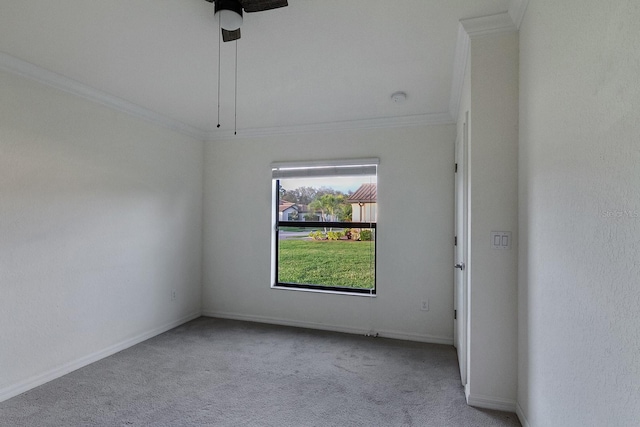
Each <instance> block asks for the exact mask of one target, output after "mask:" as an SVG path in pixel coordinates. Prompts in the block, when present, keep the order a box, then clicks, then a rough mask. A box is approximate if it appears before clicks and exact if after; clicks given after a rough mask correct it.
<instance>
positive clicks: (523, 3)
mask: <svg viewBox="0 0 640 427" xmlns="http://www.w3.org/2000/svg"><path fill="white" fill-rule="evenodd" d="M528 5H529V0H511V1H510V2H509V15H510V16H511V19H513V23H514V24H515V25H516V28H518V29H520V25H522V20H523V19H524V14H525V12H526V11H527V6H528Z"/></svg>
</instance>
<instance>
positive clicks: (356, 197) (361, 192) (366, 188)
mask: <svg viewBox="0 0 640 427" xmlns="http://www.w3.org/2000/svg"><path fill="white" fill-rule="evenodd" d="M377 187H378V185H377V184H362V185H361V186H360V188H358V189H357V190H356V192H355V193H353V194H352V195H351V196H349V198H348V199H347V200H348V201H349V202H351V203H357V202H366V203H373V202H376V200H377V198H378V188H377Z"/></svg>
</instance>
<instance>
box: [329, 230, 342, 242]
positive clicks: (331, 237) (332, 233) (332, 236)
mask: <svg viewBox="0 0 640 427" xmlns="http://www.w3.org/2000/svg"><path fill="white" fill-rule="evenodd" d="M339 238H340V233H339V232H337V231H329V232H328V233H327V239H329V240H338V239H339Z"/></svg>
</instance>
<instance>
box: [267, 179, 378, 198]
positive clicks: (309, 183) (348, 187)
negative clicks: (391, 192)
mask: <svg viewBox="0 0 640 427" xmlns="http://www.w3.org/2000/svg"><path fill="white" fill-rule="evenodd" d="M375 182H376V177H375V176H371V177H368V176H344V177H336V176H332V177H327V178H289V179H281V180H280V185H281V186H282V187H284V189H285V190H288V191H291V190H295V189H296V188H300V187H313V188H320V187H329V188H333V189H334V190H337V191H341V192H343V193H345V194H347V193H349V191H351V192H354V191H356V190H357V189H358V188H359V187H360V186H361V185H362V184H368V183H375Z"/></svg>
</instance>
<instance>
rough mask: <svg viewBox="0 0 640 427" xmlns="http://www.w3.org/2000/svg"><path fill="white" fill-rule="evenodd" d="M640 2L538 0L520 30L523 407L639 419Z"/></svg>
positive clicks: (589, 421)
mask: <svg viewBox="0 0 640 427" xmlns="http://www.w3.org/2000/svg"><path fill="white" fill-rule="evenodd" d="M638 22H640V3H639V2H637V1H626V0H611V1H599V0H566V1H562V2H558V1H551V0H531V1H530V3H529V7H528V10H527V13H526V16H525V20H524V22H523V25H522V27H521V36H520V43H521V47H520V64H521V67H520V70H521V71H520V82H521V85H520V146H521V148H520V236H521V251H520V275H519V276H520V277H519V285H520V286H519V295H520V297H519V313H520V337H519V353H520V358H519V360H520V363H519V384H518V400H519V404H520V406H521V408H520V413H521V414H522V415H523V416H524V417H525V418H526V419H527V421H528V423H529V425H531V426H534V427H537V426H567V427H571V426H605V425H606V426H631V425H638V423H639V422H640V421H639V420H640V310H639V308H638V307H639V306H640V139H639V135H640V83H639V82H640V80H639V77H638V71H639V70H640V55H639V53H638V46H640V30H639V28H640V27H639V26H638Z"/></svg>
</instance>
